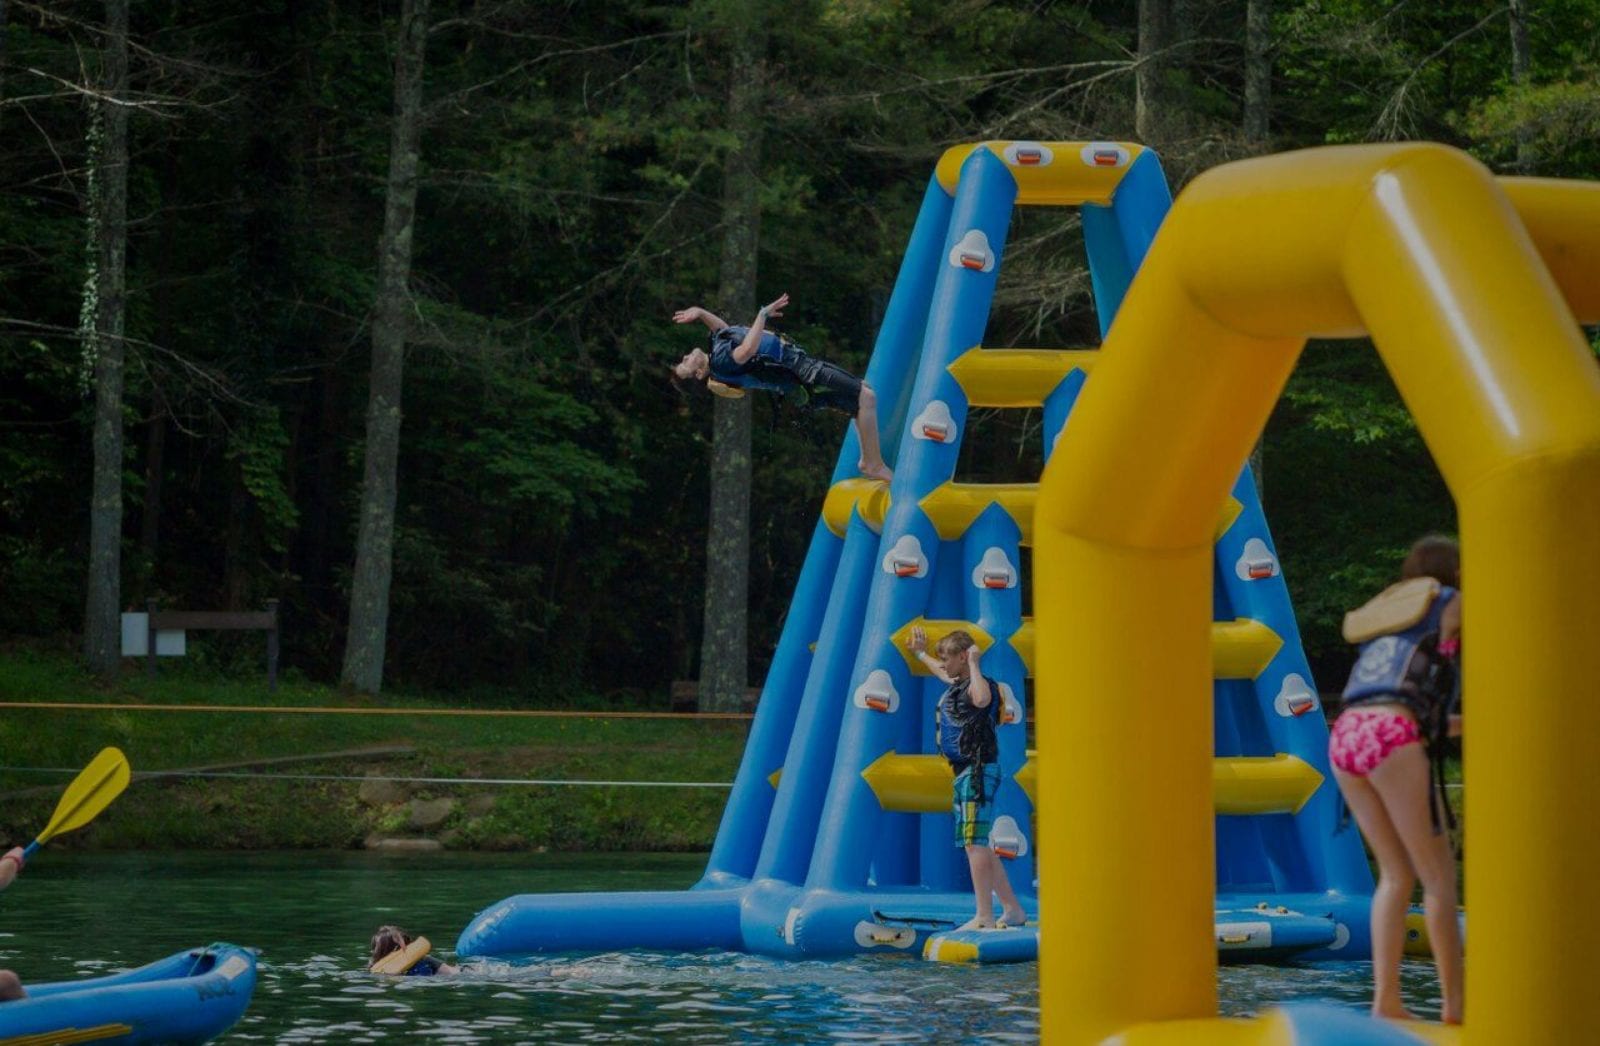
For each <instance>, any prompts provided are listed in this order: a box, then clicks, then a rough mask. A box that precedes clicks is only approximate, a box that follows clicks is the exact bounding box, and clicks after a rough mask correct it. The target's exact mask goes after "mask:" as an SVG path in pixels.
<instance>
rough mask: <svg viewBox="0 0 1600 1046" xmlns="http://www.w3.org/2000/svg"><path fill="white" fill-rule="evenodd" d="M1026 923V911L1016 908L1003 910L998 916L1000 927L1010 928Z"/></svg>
mask: <svg viewBox="0 0 1600 1046" xmlns="http://www.w3.org/2000/svg"><path fill="white" fill-rule="evenodd" d="M1026 925H1028V913H1027V912H1025V911H1023V910H1022V909H1021V908H1018V909H1017V910H1016V911H1014V912H1004V913H1002V914H1001V916H1000V928H1001V929H1006V928H1012V927H1017V926H1026Z"/></svg>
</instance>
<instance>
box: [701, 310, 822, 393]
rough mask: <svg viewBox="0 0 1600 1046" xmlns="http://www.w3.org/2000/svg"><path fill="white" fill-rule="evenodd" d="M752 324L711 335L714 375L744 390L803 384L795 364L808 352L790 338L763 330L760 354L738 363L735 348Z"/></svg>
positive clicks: (777, 389)
mask: <svg viewBox="0 0 1600 1046" xmlns="http://www.w3.org/2000/svg"><path fill="white" fill-rule="evenodd" d="M749 333H750V328H749V327H735V326H729V327H724V328H722V329H721V330H719V331H717V332H715V333H714V334H712V335H711V351H710V353H708V355H709V356H710V357H711V377H713V378H715V379H716V380H717V381H720V382H722V383H723V384H724V385H733V386H737V387H738V388H741V389H767V390H769V391H772V392H780V393H782V392H787V391H789V390H790V389H792V388H795V387H796V386H798V385H799V384H800V379H799V376H798V375H797V374H795V373H794V367H795V366H796V365H797V364H798V363H799V361H800V360H801V359H803V358H804V356H805V353H803V352H801V350H800V349H798V348H796V347H795V344H794V343H793V342H792V341H790V340H789V339H787V338H785V337H783V336H782V335H779V334H774V333H773V332H771V331H763V332H762V334H761V340H760V342H759V343H757V346H756V354H755V355H754V356H752V357H750V358H749V359H748V360H746V361H745V362H744V363H735V362H734V360H733V350H735V349H737V348H738V347H739V346H740V344H742V343H743V342H744V339H745V335H747V334H749Z"/></svg>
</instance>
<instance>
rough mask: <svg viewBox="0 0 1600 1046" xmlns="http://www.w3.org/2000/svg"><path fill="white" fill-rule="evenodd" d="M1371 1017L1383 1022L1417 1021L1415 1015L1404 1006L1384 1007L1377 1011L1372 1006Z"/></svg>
mask: <svg viewBox="0 0 1600 1046" xmlns="http://www.w3.org/2000/svg"><path fill="white" fill-rule="evenodd" d="M1372 1015H1373V1016H1374V1017H1377V1018H1378V1019H1379V1020H1385V1021H1414V1020H1417V1019H1418V1017H1417V1015H1416V1014H1414V1013H1412V1012H1411V1011H1410V1010H1408V1009H1406V1008H1405V1007H1404V1006H1385V1007H1383V1008H1382V1009H1379V1008H1378V1007H1377V1006H1376V1005H1374V1006H1373V1007H1372Z"/></svg>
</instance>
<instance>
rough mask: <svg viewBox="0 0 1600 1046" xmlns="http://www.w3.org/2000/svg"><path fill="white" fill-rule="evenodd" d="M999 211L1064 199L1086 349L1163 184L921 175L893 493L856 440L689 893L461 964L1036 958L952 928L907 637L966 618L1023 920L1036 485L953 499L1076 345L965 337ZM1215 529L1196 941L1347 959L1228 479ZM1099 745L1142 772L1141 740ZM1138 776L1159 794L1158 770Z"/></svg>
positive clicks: (891, 320)
mask: <svg viewBox="0 0 1600 1046" xmlns="http://www.w3.org/2000/svg"><path fill="white" fill-rule="evenodd" d="M1018 205H1022V206H1030V205H1039V206H1058V207H1078V208H1080V209H1081V211H1080V213H1081V218H1082V226H1083V239H1084V243H1085V245H1086V249H1087V254H1088V262H1089V269H1090V274H1091V277H1092V280H1093V287H1094V299H1095V304H1096V307H1097V309H1098V311H1099V320H1100V328H1101V331H1102V333H1104V332H1105V331H1106V330H1108V329H1110V327H1111V326H1112V321H1113V319H1114V318H1115V316H1116V315H1117V312H1118V310H1119V307H1120V306H1121V304H1122V302H1123V299H1124V297H1125V296H1126V295H1127V293H1128V287H1129V284H1130V282H1131V281H1132V279H1133V275H1134V273H1135V271H1136V270H1137V269H1138V268H1139V266H1140V263H1141V262H1142V261H1143V260H1144V257H1145V253H1146V252H1147V251H1148V250H1149V248H1150V244H1151V241H1152V239H1153V238H1154V237H1155V234H1156V230H1157V229H1158V228H1159V227H1160V225H1161V223H1162V220H1163V218H1164V217H1165V216H1166V213H1167V210H1168V208H1169V207H1170V206H1171V194H1170V192H1169V191H1168V188H1167V183H1166V179H1165V177H1164V176H1163V174H1162V171H1161V166H1160V163H1159V161H1158V159H1157V157H1156V155H1155V153H1153V152H1151V151H1149V150H1145V149H1142V148H1141V147H1139V146H1137V145H1119V144H1113V143H1093V144H1081V143H1070V144H1069V143H1051V144H1041V143H1028V142H1013V143H996V144H994V145H991V146H988V147H984V146H965V147H961V148H958V149H953V150H951V151H950V152H949V153H947V154H946V155H945V157H944V158H943V159H942V160H941V162H940V163H939V165H938V168H937V170H936V172H935V174H934V176H933V178H932V179H931V181H930V184H929V186H928V189H927V193H926V196H925V198H924V201H923V204H922V210H921V213H920V215H919V217H918V219H917V223H916V226H915V230H914V231H913V233H912V236H911V242H910V246H909V247H908V249H907V251H906V256H905V260H904V262H903V264H902V267H901V271H900V276H899V279H898V281H897V282H896V285H895V290H894V294H893V297H892V298H891V301H890V304H889V308H888V312H887V315H886V318H885V320H884V323H883V327H882V330H881V332H880V334H879V337H878V342H877V347H876V350H875V351H874V353H873V356H872V360H871V363H870V365H869V367H868V370H867V379H868V381H870V382H871V383H872V385H873V387H874V388H875V389H877V390H878V393H879V401H880V404H881V409H882V414H883V417H884V424H883V429H884V434H885V439H884V442H885V453H886V454H887V455H889V460H891V461H894V462H895V465H896V472H895V478H894V481H893V485H892V486H889V485H886V484H884V483H882V482H880V481H875V480H865V479H861V478H857V477H855V475H854V463H855V462H856V460H857V458H858V448H857V446H856V436H855V434H854V430H852V431H851V435H850V437H849V439H848V440H847V445H846V446H845V447H844V448H843V450H842V452H841V454H840V458H839V464H838V467H837V468H836V470H835V472H834V482H833V485H832V487H831V490H830V492H829V494H828V497H827V500H826V502H825V504H824V506H823V510H822V513H821V518H820V519H819V521H818V523H817V526H816V531H815V534H814V536H813V538H812V542H811V546H810V552H809V553H808V555H807V558H806V561H805V564H804V567H803V569H802V572H801V575H800V580H799V583H798V586H797V589H796V592H795V596H794V601H793V604H792V606H791V609H790V613H789V616H788V619H787V622H786V625H785V628H784V631H783V634H782V637H781V638H780V640H779V643H778V647H777V651H776V654H775V656H774V659H773V665H772V670H771V672H770V673H769V674H768V677H767V682H766V688H765V690H764V691H763V693H762V696H761V701H760V703H759V704H758V706H757V712H756V718H755V722H754V724H753V727H752V730H751V734H750V739H749V743H748V746H747V748H746V751H745V755H744V760H743V765H742V766H741V768H740V771H739V774H738V777H737V779H736V780H735V782H734V785H733V791H732V795H731V798H730V801H729V803H728V806H727V809H726V812H725V814H724V816H723V820H722V825H721V828H720V830H719V832H718V836H717V840H716V843H715V846H714V848H713V850H712V854H711V858H710V862H709V866H708V868H707V871H706V874H705V877H704V880H703V881H702V882H701V884H700V886H699V888H698V889H697V890H695V891H694V892H693V893H691V894H689V895H683V894H675V893H674V894H654V893H644V894H622V895H615V894H613V895H601V896H590V897H586V898H585V903H584V905H583V906H582V910H581V911H580V910H575V909H574V908H573V906H571V905H570V900H571V899H570V898H569V897H563V896H560V895H554V896H545V897H532V896H524V897H517V898H513V899H511V900H509V901H507V902H505V903H504V904H502V905H498V906H495V907H494V908H492V909H490V910H488V911H487V912H485V913H483V914H482V915H481V916H480V917H479V918H478V919H477V920H476V921H475V922H474V923H473V924H472V926H471V927H469V928H468V929H467V931H466V932H465V933H464V934H463V935H462V938H461V942H460V946H459V947H458V951H459V952H461V953H462V954H472V955H508V954H524V953H527V952H532V951H550V950H565V949H589V948H612V947H650V948H671V949H678V948H701V947H722V948H734V949H741V950H750V951H755V952H763V953H768V954H777V955H791V956H823V955H841V954H847V953H852V952H860V951H874V950H885V951H903V950H909V949H915V948H925V949H926V951H927V954H928V955H929V956H930V957H935V958H945V959H978V960H1003V959H1031V958H1034V957H1036V955H1037V951H1038V929H1037V927H1024V928H1021V929H1018V930H1012V931H1002V932H999V933H995V932H987V931H966V932H950V931H953V930H954V929H955V927H957V926H959V925H960V924H962V923H964V922H966V921H967V920H968V919H970V918H971V915H972V907H973V900H972V886H971V881H970V879H969V876H968V872H967V862H966V857H965V854H964V853H963V852H962V851H961V849H960V848H958V847H956V846H955V845H953V843H952V838H953V823H952V817H951V814H950V805H951V804H950V792H951V775H950V771H949V768H948V765H947V764H946V763H945V761H944V759H943V758H941V757H940V756H939V755H937V754H933V753H936V751H937V749H936V747H935V737H934V719H933V708H934V704H935V702H936V700H937V697H938V695H939V693H940V692H941V690H942V689H943V684H941V683H940V682H939V681H938V680H936V679H934V678H932V677H931V676H929V675H928V672H927V670H926V669H925V668H924V667H923V666H922V665H921V663H920V662H918V661H917V659H916V658H915V657H913V656H911V654H910V652H909V650H908V649H907V647H906V643H905V640H906V637H907V635H908V634H909V633H910V630H911V629H912V627H914V626H921V627H922V628H924V629H925V630H926V632H927V633H928V638H929V642H930V645H931V644H932V643H934V642H936V641H937V640H938V638H939V637H941V636H942V635H944V634H945V633H947V632H949V631H951V630H953V629H956V628H963V629H966V630H967V631H969V632H970V633H971V634H972V635H973V636H974V637H975V638H976V639H977V640H978V642H979V645H980V647H982V648H983V651H984V657H983V669H984V672H985V674H987V675H988V676H990V677H991V678H993V679H995V680H997V681H998V682H999V684H1000V691H1001V697H1002V701H1003V704H1002V713H1001V719H1002V726H1001V727H1000V731H999V736H1000V748H1001V756H1000V761H1001V768H1002V772H1003V776H1002V780H1003V784H1002V787H1001V791H1000V795H999V801H998V807H999V809H998V817H997V819H996V822H995V826H994V831H993V840H992V845H993V846H994V848H995V849H996V850H997V851H998V852H999V853H1000V854H1001V856H1002V857H1003V858H1004V859H1005V863H1006V865H1007V870H1008V873H1009V877H1010V879H1011V881H1012V883H1013V885H1014V886H1015V887H1016V888H1017V890H1018V892H1019V894H1021V895H1023V897H1024V901H1025V904H1026V905H1027V907H1028V908H1029V909H1030V910H1031V911H1033V912H1037V906H1036V905H1035V904H1034V903H1033V895H1035V893H1036V887H1035V883H1036V871H1035V867H1036V866H1035V855H1036V851H1037V844H1036V841H1035V839H1034V827H1033V819H1034V815H1033V799H1034V796H1035V795H1036V780H1037V773H1036V769H1035V762H1034V760H1033V759H1032V757H1031V755H1030V753H1029V752H1028V751H1027V750H1026V744H1025V738H1026V729H1027V728H1026V724H1025V718H1026V708H1027V704H1028V698H1027V695H1028V691H1029V687H1030V683H1029V680H1030V679H1031V678H1032V676H1033V675H1034V662H1035V657H1036V647H1037V644H1036V642H1035V638H1034V627H1033V622H1032V621H1031V620H1029V619H1027V618H1025V617H1024V616H1023V614H1022V608H1023V585H1024V583H1025V581H1029V579H1025V578H1024V577H1023V563H1024V559H1023V555H1022V553H1021V549H1022V548H1023V547H1026V546H1029V545H1031V544H1032V540H1033V537H1032V535H1033V518H1034V504H1035V501H1036V500H1037V494H1038V487H1037V484H1032V483H1026V484H998V485H997V484H973V483H962V482H959V481H958V480H957V477H956V471H957V469H956V466H957V460H958V458H959V456H960V452H961V446H962V441H963V438H964V437H965V435H966V431H967V424H968V421H969V415H970V412H971V410H972V408H977V407H991V408H1030V407H1031V408H1042V416H1043V426H1042V430H1041V436H1042V438H1043V440H1044V447H1043V450H1044V451H1045V453H1046V455H1048V456H1049V457H1050V459H1051V460H1055V451H1056V450H1057V449H1058V448H1060V447H1061V444H1060V440H1059V437H1060V433H1061V430H1062V427H1063V424H1064V422H1065V421H1066V419H1067V416H1068V414H1069V413H1070V412H1071V411H1072V408H1073V404H1074V403H1075V402H1076V400H1077V398H1078V395H1079V392H1080V391H1081V390H1082V389H1083V388H1084V385H1085V382H1086V380H1087V378H1088V375H1089V374H1090V373H1091V372H1092V371H1093V370H1094V368H1095V367H1096V366H1097V357H1098V356H1099V352H1098V351H1097V350H1094V349H1065V350H1063V349H993V348H987V347H984V346H983V344H982V343H983V336H984V331H985V327H986V326H987V324H988V320H989V311H990V304H991V301H992V300H993V297H994V292H995V287H996V284H997V282H998V280H999V277H1000V272H1001V268H1002V259H1003V255H1004V249H1005V241H1006V232H1007V228H1008V226H1009V224H1010V221H1011V216H1012V211H1013V209H1014V208H1015V207H1016V206H1018ZM1061 453H1062V455H1064V456H1070V449H1063V450H1062V451H1061ZM1241 460H1242V459H1241ZM1068 466H1069V467H1070V461H1069V462H1068ZM1214 515H1215V517H1216V518H1215V519H1214V520H1213V523H1214V531H1215V535H1214V536H1215V571H1214V575H1215V580H1216V585H1215V591H1216V597H1215V600H1216V602H1215V614H1214V617H1215V621H1214V622H1213V624H1212V626H1211V631H1210V641H1211V645H1212V650H1213V652H1214V656H1215V662H1216V675H1217V679H1216V683H1215V695H1216V700H1215V750H1216V753H1217V758H1216V760H1215V763H1214V775H1215V781H1216V785H1215V787H1216V795H1217V800H1216V802H1217V814H1218V816H1217V818H1216V831H1217V835H1218V845H1217V854H1218V861H1217V869H1216V886H1217V895H1218V901H1217V918H1216V927H1215V938H1216V942H1217V946H1218V947H1219V948H1220V949H1223V950H1225V951H1228V952H1235V951H1238V952H1248V953H1249V954H1251V955H1252V956H1255V957H1266V956H1273V957H1278V956H1286V955H1289V954H1296V953H1304V954H1309V955H1311V956H1313V957H1316V956H1319V955H1345V956H1351V957H1358V956H1362V955H1365V954H1366V951H1367V944H1366V934H1367V931H1366V923H1367V918H1366V911H1367V902H1368V898H1369V897H1370V894H1371V892H1372V880H1371V875H1370V872H1369V871H1368V869H1367V865H1366V861H1365V859H1364V857H1363V855H1362V850H1361V845H1360V842H1359V840H1358V838H1357V837H1356V835H1355V833H1354V832H1353V831H1349V832H1345V833H1344V834H1342V835H1338V834H1336V833H1335V831H1334V829H1335V826H1336V822H1337V818H1338V812H1337V803H1336V796H1335V794H1334V790H1333V789H1332V788H1331V787H1330V779H1329V778H1328V777H1327V767H1326V758H1327V757H1326V748H1327V728H1326V726H1325V724H1324V722H1323V719H1322V716H1321V715H1320V714H1319V710H1320V706H1319V704H1318V700H1317V695H1316V691H1315V689H1314V688H1313V687H1312V685H1311V682H1310V672H1309V671H1308V669H1307V667H1306V664H1305V659H1304V655H1303V653H1302V652H1301V648H1300V642H1299V637H1298V634H1297V632H1296V629H1295V622H1294V616H1293V613H1292V611H1291V609H1290V606H1289V599H1288V593H1287V591H1286V589H1285V586H1284V583H1283V577H1282V572H1281V571H1280V569H1279V567H1278V561H1277V557H1276V555H1275V553H1274V551H1273V547H1272V539H1271V536H1270V534H1269V533H1268V531H1267V527H1266V522H1265V520H1264V519H1263V518H1262V514H1261V508H1260V504H1259V501H1258V500H1257V497H1256V494H1255V489H1254V486H1253V483H1252V481H1251V478H1250V473H1249V470H1248V469H1243V468H1240V469H1239V470H1237V474H1236V477H1235V482H1234V484H1233V489H1232V493H1231V496H1229V497H1226V498H1223V499H1219V501H1218V505H1217V513H1215V514H1214ZM1071 587H1072V586H1071V584H1070V583H1069V584H1068V590H1069V591H1070V590H1071ZM1139 631H1140V632H1141V633H1142V634H1144V635H1145V636H1146V637H1147V638H1149V639H1150V643H1151V645H1150V646H1149V648H1148V649H1147V650H1146V651H1145V652H1144V653H1143V654H1141V655H1140V657H1138V658H1135V659H1134V660H1133V661H1131V662H1130V663H1129V669H1130V671H1138V666H1139V664H1140V663H1141V662H1142V661H1145V660H1148V659H1149V658H1150V657H1151V656H1159V654H1158V653H1157V652H1158V651H1159V650H1160V648H1161V646H1162V645H1163V643H1164V640H1162V639H1160V638H1159V633H1157V632H1154V631H1151V630H1149V629H1143V628H1140V629H1139ZM1080 744H1082V742H1081V741H1074V742H1072V743H1071V744H1069V745H1068V751H1072V750H1074V749H1076V748H1077V747H1078V746H1079V745H1080ZM1120 756H1121V757H1122V758H1126V759H1129V760H1131V761H1133V762H1139V763H1142V762H1143V757H1142V756H1141V754H1140V753H1139V751H1138V749H1137V746H1133V745H1130V746H1129V747H1127V748H1125V749H1123V750H1122V751H1121V753H1120ZM1149 770H1150V772H1151V774H1152V781H1155V782H1159V780H1160V770H1159V767H1150V768H1149ZM1075 836H1076V833H1074V832H1069V833H1066V835H1065V837H1064V838H1062V840H1061V842H1059V843H1057V845H1061V846H1075V845H1076V844H1075V843H1074V842H1072V839H1073V838H1075ZM1045 917H1046V919H1048V918H1049V913H1045ZM930 938H931V939H932V943H931V944H930V943H929V941H930Z"/></svg>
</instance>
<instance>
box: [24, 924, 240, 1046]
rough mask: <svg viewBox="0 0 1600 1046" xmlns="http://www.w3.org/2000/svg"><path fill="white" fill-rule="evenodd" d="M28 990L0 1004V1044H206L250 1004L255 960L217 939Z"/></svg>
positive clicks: (225, 1028)
mask: <svg viewBox="0 0 1600 1046" xmlns="http://www.w3.org/2000/svg"><path fill="white" fill-rule="evenodd" d="M23 988H24V990H26V991H27V993H28V997H27V998H26V999H18V1000H16V1001H15V1002H4V1003H0V1046H23V1044H25V1043H26V1044H30V1046H31V1044H34V1043H68V1042H70V1043H79V1042H92V1043H97V1044H98V1043H106V1044H111V1043H116V1044H123V1043H128V1044H132V1043H196V1042H205V1041H206V1040H208V1039H213V1038H216V1037H217V1036H218V1035H221V1034H222V1033H223V1032H225V1031H227V1030H228V1029H229V1028H231V1027H233V1025H234V1022H235V1021H237V1020H238V1019H239V1018H240V1017H241V1016H243V1014H244V1011H245V1007H247V1006H249V1005H250V994H251V992H253V991H255V988H256V957H255V955H254V954H253V953H251V952H249V951H247V950H245V949H244V948H239V947H235V946H234V945H231V944H213V945H209V946H207V947H205V948H192V949H190V950H188V951H182V952H179V953H178V954H176V955H172V956H169V957H167V958H165V959H159V960H157V961H156V962H153V963H151V964H150V965H148V966H141V967H139V968H138V969H137V970H129V971H127V972H126V973H114V974H112V975H111V976H109V977H95V978H92V979H89V980H82V981H57V982H54V983H50V984H28V983H27V982H26V981H24V982H23Z"/></svg>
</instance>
